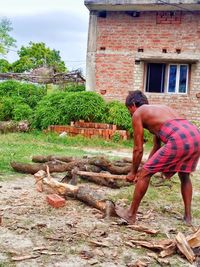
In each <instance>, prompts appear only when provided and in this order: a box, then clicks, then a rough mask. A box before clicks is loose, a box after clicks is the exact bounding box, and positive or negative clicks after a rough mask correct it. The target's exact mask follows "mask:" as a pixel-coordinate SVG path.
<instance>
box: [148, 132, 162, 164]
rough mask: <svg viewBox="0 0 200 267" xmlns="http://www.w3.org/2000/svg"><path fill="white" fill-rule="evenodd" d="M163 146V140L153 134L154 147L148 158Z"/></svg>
mask: <svg viewBox="0 0 200 267" xmlns="http://www.w3.org/2000/svg"><path fill="white" fill-rule="evenodd" d="M160 147H161V140H160V138H158V137H157V136H156V135H154V136H153V148H152V150H151V152H150V154H149V157H148V159H150V158H151V157H152V156H153V154H154V153H155V152H156V151H157V150H158V149H159V148H160Z"/></svg>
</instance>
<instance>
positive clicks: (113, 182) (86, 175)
mask: <svg viewBox="0 0 200 267" xmlns="http://www.w3.org/2000/svg"><path fill="white" fill-rule="evenodd" d="M75 173H76V174H77V175H78V176H80V177H81V178H82V179H86V180H88V181H90V182H94V183H96V184H99V185H103V186H107V187H111V188H120V187H122V186H129V185H130V183H129V182H127V181H126V176H125V175H113V174H110V173H104V172H101V173H95V172H86V171H80V170H77V171H76V172H75Z"/></svg>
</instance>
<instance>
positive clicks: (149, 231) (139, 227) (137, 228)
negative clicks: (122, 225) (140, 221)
mask: <svg viewBox="0 0 200 267" xmlns="http://www.w3.org/2000/svg"><path fill="white" fill-rule="evenodd" d="M127 227H128V228H131V229H133V230H135V231H138V232H145V233H147V234H151V235H155V234H158V233H159V231H158V230H155V229H150V228H148V227H146V226H143V225H136V224H133V225H128V226H127Z"/></svg>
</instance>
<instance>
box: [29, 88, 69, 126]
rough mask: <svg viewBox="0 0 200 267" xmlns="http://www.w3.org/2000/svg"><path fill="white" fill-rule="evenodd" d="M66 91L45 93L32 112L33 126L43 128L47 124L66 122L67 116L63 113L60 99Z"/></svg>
mask: <svg viewBox="0 0 200 267" xmlns="http://www.w3.org/2000/svg"><path fill="white" fill-rule="evenodd" d="M65 94H66V93H63V92H58V93H53V94H50V95H46V96H45V97H44V98H43V99H42V100H41V101H40V102H39V103H38V105H37V107H36V109H35V113H34V119H33V127H36V128H38V129H45V128H47V127H48V126H49V125H56V124H68V123H69V120H68V118H67V116H65V115H63V114H62V113H64V112H63V110H62V109H61V101H62V100H63V98H64V97H65Z"/></svg>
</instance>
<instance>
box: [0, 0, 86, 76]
mask: <svg viewBox="0 0 200 267" xmlns="http://www.w3.org/2000/svg"><path fill="white" fill-rule="evenodd" d="M3 17H7V18H8V19H9V20H10V21H11V23H12V27H13V31H12V32H10V35H11V36H12V37H13V38H14V39H16V41H17V43H16V45H17V47H16V48H13V50H15V51H17V50H18V49H20V47H21V46H22V45H25V46H26V45H28V43H29V42H30V41H32V42H44V43H45V44H46V46H47V47H49V48H51V49H56V50H59V51H60V55H61V58H62V59H63V60H64V61H65V64H66V66H67V67H68V69H69V70H72V69H77V68H82V70H83V72H85V61H86V47H87V32H88V21H89V11H88V9H87V8H86V7H85V5H84V0H0V18H3ZM17 58H18V55H17V53H16V52H14V51H11V52H10V53H9V54H8V56H7V57H6V59H8V60H9V61H10V62H13V61H15V60H16V59H17Z"/></svg>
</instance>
